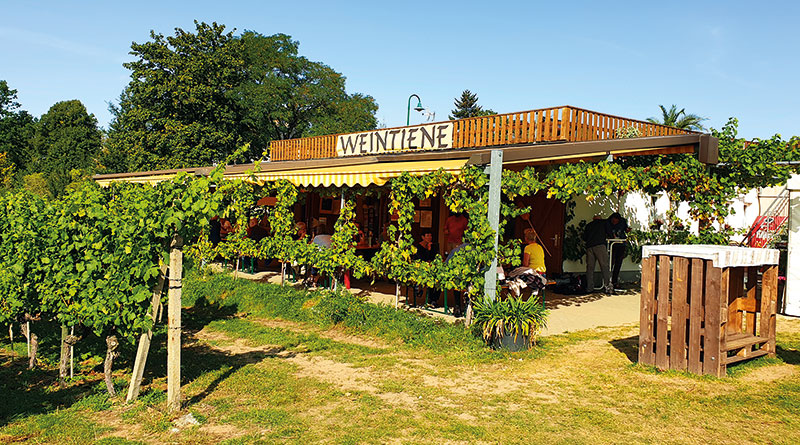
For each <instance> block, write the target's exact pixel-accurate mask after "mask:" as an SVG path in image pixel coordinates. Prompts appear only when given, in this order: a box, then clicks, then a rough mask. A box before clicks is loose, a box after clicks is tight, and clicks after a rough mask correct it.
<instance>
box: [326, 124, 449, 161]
mask: <svg viewBox="0 0 800 445" xmlns="http://www.w3.org/2000/svg"><path fill="white" fill-rule="evenodd" d="M448 148H453V123H452V122H442V123H438V124H426V125H417V126H414V127H402V128H387V129H383V130H374V131H367V132H363V133H351V134H341V135H339V136H337V137H336V155H337V156H357V155H367V154H373V155H374V154H379V153H394V152H399V151H412V150H446V149H448Z"/></svg>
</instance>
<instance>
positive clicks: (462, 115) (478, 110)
mask: <svg viewBox="0 0 800 445" xmlns="http://www.w3.org/2000/svg"><path fill="white" fill-rule="evenodd" d="M453 105H455V106H456V107H455V108H454V109H453V110H452V111H451V112H450V113H452V114H451V115H450V116H448V119H451V120H452V119H466V118H468V117H478V116H491V115H493V114H497V113H495V112H494V111H492V110H489V109H486V110H484V109H483V107H482V106H480V105H478V95H477V94H475V93H473V92H471V91H470V90H464V91H463V92H462V93H461V97H459V98H456V100H455V101H453Z"/></svg>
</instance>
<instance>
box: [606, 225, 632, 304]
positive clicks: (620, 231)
mask: <svg viewBox="0 0 800 445" xmlns="http://www.w3.org/2000/svg"><path fill="white" fill-rule="evenodd" d="M606 224H607V225H608V227H607V231H608V233H609V234H610V235H611V238H616V239H625V238H627V236H628V232H630V231H631V228H630V227H628V221H627V220H626V219H625V218H623V217H622V215H620V214H619V213H618V212H614V213H612V214H611V216H609V217H608V221H607V223H606ZM625 247H626V243H614V244H613V245H612V246H611V284H612V285H613V286H614V288H615V289H616V288H618V287H619V271H620V269H621V268H622V260H623V259H625V250H626V249H625Z"/></svg>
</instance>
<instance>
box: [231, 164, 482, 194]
mask: <svg viewBox="0 0 800 445" xmlns="http://www.w3.org/2000/svg"><path fill="white" fill-rule="evenodd" d="M466 163H467V159H456V160H444V161H406V162H382V163H373V164H361V165H350V166H340V167H323V168H310V169H302V170H300V169H295V170H282V171H280V170H279V171H267V172H259V173H255V174H254V175H253V176H254V177H255V180H256V181H259V182H268V181H275V180H277V179H286V180H288V181H290V182H291V183H293V184H295V185H297V186H305V187H309V186H324V187H328V186H332V185H333V186H343V185H346V186H355V185H361V186H368V185H372V184H375V185H383V184H385V183H386V182H387V181H388V180H390V179H392V178H396V177H398V176H400V175H401V174H403V172H408V173H410V174H412V175H414V174H416V175H422V174H426V173H430V172H434V171H437V170H439V169H440V168H441V169H443V170H444V171H446V172H448V173H459V172H460V171H461V167H463V166H464V164H466ZM248 177H249V175H247V174H244V173H241V174H236V175H226V178H231V179H233V178H242V179H246V178H248Z"/></svg>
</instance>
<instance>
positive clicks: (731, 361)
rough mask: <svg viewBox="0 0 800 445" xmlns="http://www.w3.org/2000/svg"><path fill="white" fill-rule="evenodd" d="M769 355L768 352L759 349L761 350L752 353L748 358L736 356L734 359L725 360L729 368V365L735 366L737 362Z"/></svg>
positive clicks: (727, 358)
mask: <svg viewBox="0 0 800 445" xmlns="http://www.w3.org/2000/svg"><path fill="white" fill-rule="evenodd" d="M767 354H768V352H767V351H765V350H762V349H759V350H756V351H753V352H751V353H750V354H748V355H746V356H744V355H734V356H733V357H726V358H725V365H726V366H727V365H730V364H733V363H736V362H740V361H742V360H747V359H751V358H756V357H761V356H764V355H767Z"/></svg>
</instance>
